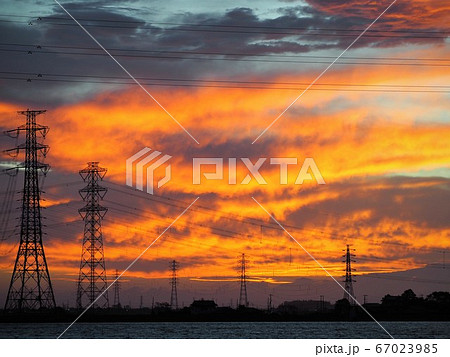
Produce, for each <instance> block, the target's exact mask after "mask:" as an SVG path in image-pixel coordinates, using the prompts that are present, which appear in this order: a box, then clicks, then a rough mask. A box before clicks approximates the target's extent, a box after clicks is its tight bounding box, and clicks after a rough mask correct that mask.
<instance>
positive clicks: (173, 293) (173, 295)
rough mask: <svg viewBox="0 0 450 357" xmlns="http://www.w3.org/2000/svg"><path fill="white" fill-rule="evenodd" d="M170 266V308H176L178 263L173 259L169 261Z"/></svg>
mask: <svg viewBox="0 0 450 357" xmlns="http://www.w3.org/2000/svg"><path fill="white" fill-rule="evenodd" d="M170 267H171V268H172V277H171V278H170V285H171V286H172V290H171V292H170V308H171V309H172V310H178V295H177V270H178V263H177V262H176V261H175V260H172V263H170Z"/></svg>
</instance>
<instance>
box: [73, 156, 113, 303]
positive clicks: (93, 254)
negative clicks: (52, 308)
mask: <svg viewBox="0 0 450 357" xmlns="http://www.w3.org/2000/svg"><path fill="white" fill-rule="evenodd" d="M87 165H88V166H87V167H86V168H84V169H83V170H80V176H81V178H82V179H83V181H84V182H86V183H87V185H86V187H84V188H82V189H81V190H79V193H80V196H81V198H82V199H83V200H84V201H85V202H86V205H85V206H84V207H83V208H80V209H79V210H78V212H79V213H80V216H81V218H82V219H83V220H84V236H83V243H82V250H81V263H80V274H79V277H78V290H77V307H78V308H79V309H81V308H84V307H86V306H89V305H90V304H91V303H93V302H94V301H95V300H96V299H97V297H99V295H100V294H102V292H103V291H104V290H105V289H106V287H107V281H106V268H105V257H104V254H103V236H102V219H103V217H104V216H105V214H106V212H107V208H105V207H103V206H101V205H100V203H99V202H100V200H102V199H103V197H104V196H105V194H106V191H107V189H106V188H105V187H102V186H100V185H99V184H98V181H101V180H103V177H104V176H105V174H106V171H107V170H106V169H105V168H103V167H100V166H98V162H88V164H87ZM93 307H94V308H96V307H97V308H104V307H109V300H108V292H107V291H106V292H105V293H104V294H103V295H101V296H100V297H99V298H98V300H97V301H96V302H95V304H94V305H93Z"/></svg>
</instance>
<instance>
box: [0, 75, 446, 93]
mask: <svg viewBox="0 0 450 357" xmlns="http://www.w3.org/2000/svg"><path fill="white" fill-rule="evenodd" d="M0 74H7V75H10V74H11V75H24V76H33V77H36V78H33V79H32V80H41V79H43V78H44V77H47V76H48V77H68V78H95V79H113V80H125V81H127V82H130V79H129V78H127V77H123V76H100V75H88V74H71V73H68V74H63V73H45V72H43V73H38V72H13V71H0ZM28 78H30V77H28ZM28 78H27V79H28ZM136 79H139V80H148V81H155V82H162V83H163V84H164V82H188V83H189V82H193V83H201V84H202V83H208V84H209V83H212V84H217V83H219V84H222V83H225V84H244V85H247V84H257V85H268V86H269V87H267V88H268V89H273V88H274V87H273V86H274V85H292V86H297V87H295V88H292V89H296V90H298V86H303V85H308V84H309V83H306V82H277V81H272V82H269V81H238V80H223V79H217V80H214V79H211V80H210V79H187V78H186V79H176V78H151V77H136ZM108 83H119V84H128V83H121V82H114V81H111V82H108ZM130 84H131V82H130ZM154 85H161V83H155V84H154ZM317 86H319V87H326V86H333V87H341V86H342V87H368V88H385V87H386V88H415V89H417V88H433V89H434V88H437V89H439V88H443V89H450V86H449V85H438V84H436V85H409V84H405V85H403V84H358V83H318V84H317ZM218 87H219V86H218ZM220 87H222V86H220ZM236 88H237V86H236ZM239 88H241V87H239ZM242 88H247V87H245V86H243V87H242ZM286 89H289V88H286ZM333 90H334V89H333Z"/></svg>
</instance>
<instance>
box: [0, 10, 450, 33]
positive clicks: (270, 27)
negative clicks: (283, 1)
mask: <svg viewBox="0 0 450 357" xmlns="http://www.w3.org/2000/svg"><path fill="white" fill-rule="evenodd" d="M0 17H8V18H10V17H18V18H27V19H30V18H31V19H33V18H34V19H36V20H37V21H40V20H53V19H54V20H65V21H67V20H68V19H67V17H58V16H34V15H17V14H3V15H0ZM78 20H80V21H95V22H113V23H114V22H116V23H130V24H145V23H147V22H148V23H152V24H157V25H173V26H199V27H205V26H208V27H211V26H212V27H224V28H263V29H280V30H320V31H344V32H355V31H356V32H361V31H362V30H363V29H361V28H357V29H340V28H310V27H279V26H250V25H225V24H207V23H185V22H158V21H152V20H149V21H144V20H140V21H132V20H109V19H93V18H79V19H78ZM367 32H394V33H425V34H429V33H449V32H448V31H423V30H380V29H378V30H375V29H369V30H368V31H367Z"/></svg>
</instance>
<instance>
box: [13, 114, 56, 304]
mask: <svg viewBox="0 0 450 357" xmlns="http://www.w3.org/2000/svg"><path fill="white" fill-rule="evenodd" d="M18 113H19V114H22V115H25V116H26V122H25V124H23V125H21V126H19V127H17V128H16V129H13V130H8V131H6V132H5V133H6V134H7V135H8V136H10V137H13V138H17V137H19V134H20V132H22V131H24V132H25V136H26V138H25V143H23V144H21V145H18V146H17V147H16V148H14V149H10V150H6V152H7V153H15V154H16V155H17V154H18V153H19V152H20V151H21V150H24V151H25V161H24V162H23V163H22V164H20V165H19V166H18V167H16V168H13V170H17V169H18V168H19V169H23V170H24V185H23V191H22V215H21V218H20V242H19V249H18V251H17V257H16V261H15V264H14V270H13V273H12V276H11V282H10V285H9V289H8V295H7V297H6V303H5V310H15V311H23V310H30V309H52V308H55V306H56V304H55V296H54V294H53V288H52V283H51V281H50V274H49V272H48V267H47V261H46V259H45V254H44V244H43V242H42V235H43V233H42V222H41V206H40V194H41V191H40V189H39V175H40V174H43V175H45V174H46V173H47V171H48V169H49V165H47V164H43V163H41V162H39V155H41V157H45V155H46V154H47V151H48V146H47V145H44V144H42V143H39V142H38V140H37V137H38V136H41V137H42V138H45V136H46V134H47V132H48V127H47V126H43V125H40V124H37V123H36V116H37V115H39V114H42V113H45V110H26V111H20V112H18Z"/></svg>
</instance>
